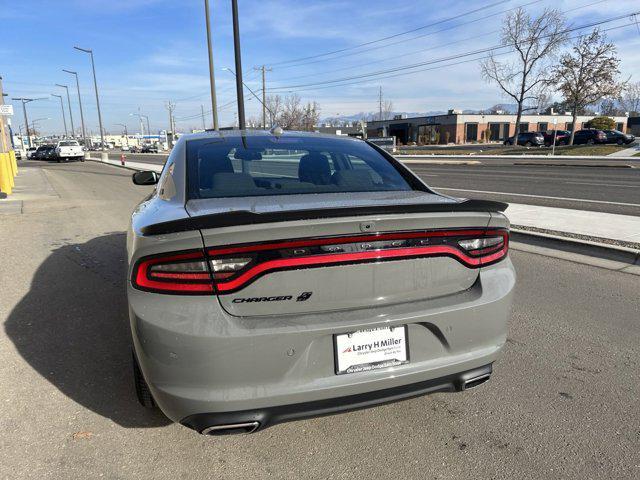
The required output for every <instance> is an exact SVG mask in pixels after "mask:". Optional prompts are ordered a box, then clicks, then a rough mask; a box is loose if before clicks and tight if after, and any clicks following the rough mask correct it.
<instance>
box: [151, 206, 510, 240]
mask: <svg viewBox="0 0 640 480" xmlns="http://www.w3.org/2000/svg"><path fill="white" fill-rule="evenodd" d="M508 206H509V204H508V203H503V202H494V201H492V200H463V201H461V202H456V203H422V204H415V205H376V206H365V207H346V208H344V207H343V208H315V209H312V210H287V211H281V212H266V213H256V212H250V211H248V210H236V211H233V212H224V213H213V214H210V215H201V216H197V217H188V218H182V219H180V220H171V221H169V222H162V223H155V224H152V225H147V226H146V227H142V228H141V229H140V232H141V233H142V234H143V235H166V234H168V233H178V232H188V231H192V230H205V229H209V228H222V227H233V226H238V225H255V224H260V223H274V222H290V221H294V220H315V219H319V218H336V217H355V216H360V215H386V214H394V213H396V214H397V213H426V212H504V211H505V210H506V209H507V207H508Z"/></svg>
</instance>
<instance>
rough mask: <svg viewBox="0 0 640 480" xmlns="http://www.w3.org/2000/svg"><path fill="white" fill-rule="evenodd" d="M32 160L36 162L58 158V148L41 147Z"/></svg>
mask: <svg viewBox="0 0 640 480" xmlns="http://www.w3.org/2000/svg"><path fill="white" fill-rule="evenodd" d="M31 158H33V159H34V160H52V159H54V158H56V146H55V145H40V146H39V147H38V149H37V150H36V151H35V153H34V154H33V156H32V157H31Z"/></svg>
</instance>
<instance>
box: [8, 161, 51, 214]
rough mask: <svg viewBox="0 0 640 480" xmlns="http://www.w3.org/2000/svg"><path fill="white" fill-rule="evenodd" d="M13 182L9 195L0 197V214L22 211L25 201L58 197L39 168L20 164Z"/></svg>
mask: <svg viewBox="0 0 640 480" xmlns="http://www.w3.org/2000/svg"><path fill="white" fill-rule="evenodd" d="M15 182H16V184H15V187H13V192H12V193H11V195H9V196H8V197H7V198H5V199H0V215H3V214H7V215H8V214H16V213H22V208H23V203H24V202H25V201H30V200H46V199H56V198H60V196H59V195H58V194H57V193H56V191H55V190H54V189H53V187H52V186H51V184H50V183H49V180H48V179H47V177H46V174H45V172H44V170H42V169H41V168H32V167H27V166H24V165H22V164H21V165H20V168H19V169H18V175H16V177H15Z"/></svg>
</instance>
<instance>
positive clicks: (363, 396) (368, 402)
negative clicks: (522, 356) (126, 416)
mask: <svg viewBox="0 0 640 480" xmlns="http://www.w3.org/2000/svg"><path fill="white" fill-rule="evenodd" d="M491 373H492V366H491V364H489V365H485V366H483V367H480V368H475V369H473V370H467V371H464V372H460V373H457V374H453V375H447V376H444V377H439V378H434V379H431V380H425V381H422V382H418V383H411V384H408V385H401V386H398V387H393V388H386V389H383V390H378V391H374V392H368V393H360V394H355V395H349V396H347V397H338V398H329V399H325V400H317V401H313V402H305V403H297V404H293V405H278V406H274V407H266V408H260V409H254V410H243V411H237V412H224V413H222V412H217V413H216V412H213V413H198V414H195V415H190V416H189V417H186V418H184V419H182V420H181V421H180V423H181V424H182V425H184V426H185V427H189V428H191V429H193V430H195V431H197V432H200V433H205V434H207V429H209V428H210V427H212V426H217V427H222V426H225V425H247V424H253V425H255V428H253V429H251V430H250V432H249V433H253V432H255V431H258V430H263V429H265V428H267V427H270V426H273V425H276V424H278V423H283V422H290V421H292V420H301V419H303V418H310V417H320V416H324V415H333V414H335V413H343V412H349V411H353V410H361V409H363V408H369V407H373V406H376V405H382V404H385V403H390V402H396V401H399V400H406V399H408V398H413V397H418V396H421V395H426V394H428V393H435V392H458V391H461V390H464V389H465V384H466V383H467V382H469V381H470V380H472V379H477V378H480V379H482V380H488V378H489V376H490V375H491ZM217 431H218V432H221V433H244V430H243V429H239V431H237V432H234V431H232V430H231V429H229V430H227V429H222V428H219V429H218V430H217ZM209 434H212V433H209ZM213 434H215V433H213Z"/></svg>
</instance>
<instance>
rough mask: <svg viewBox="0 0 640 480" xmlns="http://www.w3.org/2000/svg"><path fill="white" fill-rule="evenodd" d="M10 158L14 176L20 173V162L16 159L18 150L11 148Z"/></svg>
mask: <svg viewBox="0 0 640 480" xmlns="http://www.w3.org/2000/svg"><path fill="white" fill-rule="evenodd" d="M9 158H10V159H11V166H12V167H13V176H14V177H15V176H16V175H18V162H17V161H16V152H15V151H14V150H11V151H10V152H9Z"/></svg>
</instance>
